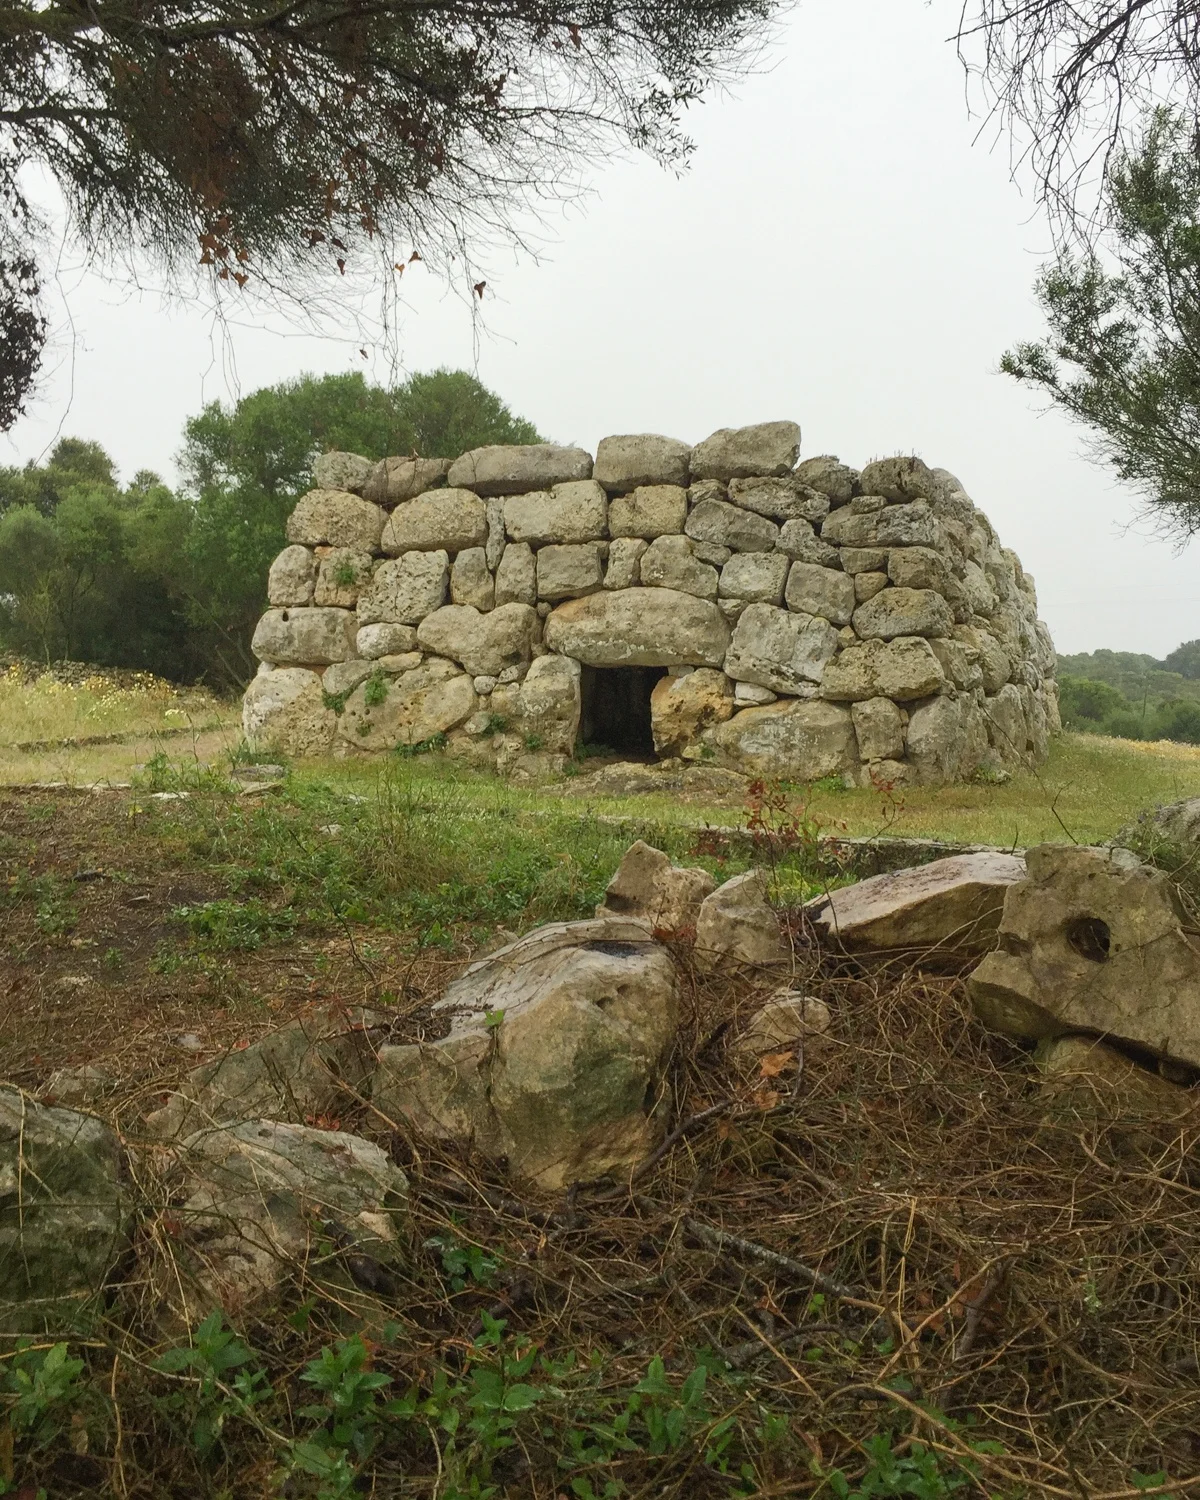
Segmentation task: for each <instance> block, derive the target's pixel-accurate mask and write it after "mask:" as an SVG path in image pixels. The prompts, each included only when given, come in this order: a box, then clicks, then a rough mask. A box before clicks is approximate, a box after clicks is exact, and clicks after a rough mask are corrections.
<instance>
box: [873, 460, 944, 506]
mask: <svg viewBox="0 0 1200 1500" xmlns="http://www.w3.org/2000/svg"><path fill="white" fill-rule="evenodd" d="M859 487H860V489H861V490H862V493H863V494H864V495H882V496H883V497H884V499H885V500H891V501H894V502H899V503H903V502H905V501H909V500H938V499H940V498H941V495H942V492H943V489H944V486H943V484H942V482H941V481H940V480H939V479H938V477H937V476H936V475H935V474H934V472H933V470H932V469H930V468H928V467H927V466H926V465H925V464H924V463H923V462H922V461H921V459H919V458H916V457H899V458H877V459H876V460H875V462H874V463H870V464H868V465H867V466H866V468H865V469H864V470H863V471H862V473H861V474H860V475H859Z"/></svg>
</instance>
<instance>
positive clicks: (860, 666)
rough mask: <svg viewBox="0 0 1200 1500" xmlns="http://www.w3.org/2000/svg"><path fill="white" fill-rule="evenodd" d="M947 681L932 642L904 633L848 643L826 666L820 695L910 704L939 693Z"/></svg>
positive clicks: (837, 698) (845, 699) (845, 701)
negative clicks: (887, 699) (881, 699)
mask: <svg viewBox="0 0 1200 1500" xmlns="http://www.w3.org/2000/svg"><path fill="white" fill-rule="evenodd" d="M945 681H946V675H945V673H944V672H943V671H942V664H941V662H939V661H938V659H937V657H936V656H935V655H934V654H933V650H932V648H931V647H930V645H929V642H928V641H927V640H925V638H924V637H923V636H916V635H914V636H907V637H905V636H902V637H900V638H899V639H898V640H894V641H880V640H872V641H864V642H863V644H862V645H861V646H847V647H846V649H845V650H844V651H841V652H839V654H838V655H837V656H836V657H834V659H833V660H832V661H831V662H830V663H829V665H828V666H827V667H826V668H825V673H824V676H823V677H822V678H821V695H822V697H825V698H830V699H832V700H833V701H834V702H843V703H853V702H857V701H859V700H860V699H863V698H891V699H893V700H894V701H895V702H897V703H907V702H911V701H912V700H914V699H916V698H927V697H929V695H930V694H931V693H936V692H938V691H939V690H940V689H941V688H942V686H943V685H944V684H945Z"/></svg>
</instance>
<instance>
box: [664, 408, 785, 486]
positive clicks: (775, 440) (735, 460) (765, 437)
mask: <svg viewBox="0 0 1200 1500" xmlns="http://www.w3.org/2000/svg"><path fill="white" fill-rule="evenodd" d="M799 452H800V427H799V425H798V424H797V423H795V422H759V423H757V424H756V425H755V426H753V427H722V428H720V429H719V431H717V432H714V433H713V434H712V436H711V437H706V438H705V439H704V441H703V442H702V443H697V445H696V446H695V447H694V448H693V449H692V463H691V471H692V478H693V479H723V480H729V479H747V478H750V477H751V476H752V475H782V474H790V473H791V471H792V469H793V468H794V467H795V463H796V458H797V455H798V454H799Z"/></svg>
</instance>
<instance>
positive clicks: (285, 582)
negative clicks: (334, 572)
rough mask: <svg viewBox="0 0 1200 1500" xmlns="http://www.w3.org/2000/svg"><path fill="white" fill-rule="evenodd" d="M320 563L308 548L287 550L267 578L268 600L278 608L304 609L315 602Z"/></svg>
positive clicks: (276, 561) (275, 562) (286, 548)
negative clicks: (314, 592)
mask: <svg viewBox="0 0 1200 1500" xmlns="http://www.w3.org/2000/svg"><path fill="white" fill-rule="evenodd" d="M316 586H317V559H316V558H315V557H314V556H313V554H312V553H311V552H310V551H309V549H308V548H307V547H301V546H298V545H293V546H291V547H285V548H284V549H283V551H282V552H281V553H280V554H279V556H278V557H277V558H276V559H275V561H274V562H273V563H272V564H271V571H270V572H269V573H268V574H267V600H268V602H269V603H271V604H273V605H275V606H276V607H277V608H284V609H286V608H287V607H288V606H289V605H297V606H301V607H303V606H304V605H306V604H311V603H312V602H313V591H314V589H315V588H316Z"/></svg>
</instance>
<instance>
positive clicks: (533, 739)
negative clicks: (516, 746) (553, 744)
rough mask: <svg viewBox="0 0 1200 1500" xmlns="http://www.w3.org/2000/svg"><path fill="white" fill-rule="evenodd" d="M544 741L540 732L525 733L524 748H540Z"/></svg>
mask: <svg viewBox="0 0 1200 1500" xmlns="http://www.w3.org/2000/svg"><path fill="white" fill-rule="evenodd" d="M545 743H546V742H545V740H544V739H543V738H542V737H541V735H540V734H527V735H526V736H525V748H526V750H540V749H541V748H542V746H543V745H544V744H545Z"/></svg>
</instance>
